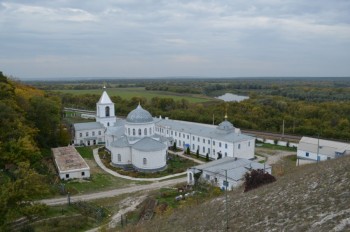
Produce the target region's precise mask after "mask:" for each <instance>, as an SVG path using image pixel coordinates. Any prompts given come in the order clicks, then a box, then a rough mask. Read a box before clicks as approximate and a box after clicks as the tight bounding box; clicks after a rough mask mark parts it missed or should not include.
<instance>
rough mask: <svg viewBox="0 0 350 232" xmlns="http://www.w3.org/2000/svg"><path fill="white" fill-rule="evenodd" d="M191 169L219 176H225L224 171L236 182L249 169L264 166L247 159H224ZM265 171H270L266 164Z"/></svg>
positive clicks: (262, 167)
mask: <svg viewBox="0 0 350 232" xmlns="http://www.w3.org/2000/svg"><path fill="white" fill-rule="evenodd" d="M191 169H195V170H196V169H197V170H203V171H206V172H210V173H213V174H216V175H221V176H225V170H227V178H229V179H232V180H235V181H238V180H241V179H242V178H243V176H244V174H245V173H246V172H247V171H249V169H264V165H263V164H260V163H258V162H255V161H252V160H248V159H241V158H237V159H236V158H232V157H224V158H222V159H218V160H214V161H211V162H208V163H205V164H201V165H198V166H194V167H192V168H191ZM265 169H266V170H267V169H271V166H270V165H267V164H266V165H265Z"/></svg>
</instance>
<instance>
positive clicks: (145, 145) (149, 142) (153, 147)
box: [132, 137, 167, 151]
mask: <svg viewBox="0 0 350 232" xmlns="http://www.w3.org/2000/svg"><path fill="white" fill-rule="evenodd" d="M166 147H167V146H166V145H165V144H164V143H162V142H159V141H157V140H154V139H152V138H150V137H145V138H143V139H141V140H140V141H138V142H136V143H135V144H133V145H132V148H134V149H136V150H139V151H160V150H163V149H165V148H166Z"/></svg>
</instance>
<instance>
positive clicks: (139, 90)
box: [55, 87, 215, 103]
mask: <svg viewBox="0 0 350 232" xmlns="http://www.w3.org/2000/svg"><path fill="white" fill-rule="evenodd" d="M55 91H59V92H62V93H72V94H76V95H81V94H97V95H101V94H102V89H91V90H55ZM107 91H108V95H109V96H119V97H121V98H125V99H131V98H133V97H144V98H146V99H147V100H151V99H152V98H153V97H171V98H173V99H174V100H181V99H186V100H188V101H189V102H191V103H198V102H207V101H215V99H214V98H211V97H207V96H205V95H201V94H180V93H173V92H166V91H147V90H145V88H144V87H134V88H111V89H108V90H107Z"/></svg>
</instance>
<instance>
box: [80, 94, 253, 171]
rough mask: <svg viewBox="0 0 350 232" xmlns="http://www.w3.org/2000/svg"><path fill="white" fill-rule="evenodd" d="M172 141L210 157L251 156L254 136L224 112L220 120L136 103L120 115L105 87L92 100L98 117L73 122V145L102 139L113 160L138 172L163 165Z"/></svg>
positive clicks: (116, 164)
mask: <svg viewBox="0 0 350 232" xmlns="http://www.w3.org/2000/svg"><path fill="white" fill-rule="evenodd" d="M174 143H176V146H177V147H179V148H182V149H187V148H190V150H191V152H193V153H196V152H197V151H198V153H199V154H200V155H201V156H203V157H205V156H207V155H208V156H209V158H210V159H212V160H216V159H218V158H220V157H235V158H244V159H253V158H254V151H255V138H254V137H252V136H248V135H245V134H242V133H241V131H240V129H238V128H235V127H234V126H233V125H232V124H231V123H230V122H229V121H227V116H225V121H223V122H222V123H220V124H219V125H218V126H215V125H208V124H202V123H193V122H186V121H179V120H171V119H168V118H165V119H163V118H161V117H159V118H155V117H152V115H151V114H150V113H149V112H148V111H147V110H145V109H143V108H142V106H141V105H140V104H139V105H138V106H137V107H136V109H134V110H132V111H131V112H130V113H129V114H128V116H127V117H126V119H120V118H117V117H116V116H115V108H114V103H113V102H112V101H111V99H110V97H109V96H108V94H107V92H106V91H105V90H104V91H103V93H102V96H101V97H100V99H99V101H98V102H97V103H96V122H88V123H76V124H74V144H75V145H76V146H81V145H85V146H90V145H95V144H105V147H106V148H107V149H108V150H109V151H110V152H111V156H112V165H114V166H117V167H122V168H133V169H135V170H138V171H142V172H156V171H161V170H164V169H166V167H167V162H166V161H167V150H168V147H169V146H173V144H174Z"/></svg>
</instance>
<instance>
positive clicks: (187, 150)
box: [186, 147, 190, 155]
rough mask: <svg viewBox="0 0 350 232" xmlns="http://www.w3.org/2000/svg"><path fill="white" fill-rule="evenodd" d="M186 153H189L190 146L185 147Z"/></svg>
mask: <svg viewBox="0 0 350 232" xmlns="http://www.w3.org/2000/svg"><path fill="white" fill-rule="evenodd" d="M186 153H187V155H189V154H190V147H187V149H186Z"/></svg>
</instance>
